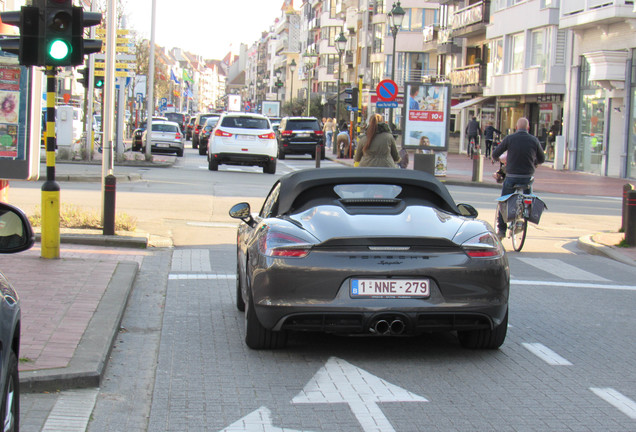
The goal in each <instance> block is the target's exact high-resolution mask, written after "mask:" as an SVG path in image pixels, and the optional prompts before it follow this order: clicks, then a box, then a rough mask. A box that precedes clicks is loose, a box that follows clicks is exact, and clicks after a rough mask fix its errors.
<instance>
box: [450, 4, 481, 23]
mask: <svg viewBox="0 0 636 432" xmlns="http://www.w3.org/2000/svg"><path fill="white" fill-rule="evenodd" d="M484 12H485V2H483V1H481V2H479V3H475V4H473V5H470V6H468V7H466V8H464V9H460V10H458V11H456V12H455V13H454V14H453V17H452V18H451V27H452V29H453V30H459V29H461V28H464V27H468V26H469V25H472V24H477V23H481V22H483V21H484V16H485V13H484Z"/></svg>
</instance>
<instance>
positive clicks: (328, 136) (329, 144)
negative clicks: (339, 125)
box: [325, 131, 333, 150]
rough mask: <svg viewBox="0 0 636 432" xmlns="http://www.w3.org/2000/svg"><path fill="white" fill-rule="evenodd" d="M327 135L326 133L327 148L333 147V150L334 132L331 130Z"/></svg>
mask: <svg viewBox="0 0 636 432" xmlns="http://www.w3.org/2000/svg"><path fill="white" fill-rule="evenodd" d="M325 135H326V141H325V149H328V148H331V149H332V150H333V132H332V131H329V132H327V133H326V134H325Z"/></svg>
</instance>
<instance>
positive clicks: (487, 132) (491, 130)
mask: <svg viewBox="0 0 636 432" xmlns="http://www.w3.org/2000/svg"><path fill="white" fill-rule="evenodd" d="M495 132H497V133H498V134H499V135H501V131H500V130H499V129H497V128H495V126H493V123H492V122H490V123H488V126H486V129H484V140H485V141H486V157H490V149H491V148H492V141H493V139H494V136H495Z"/></svg>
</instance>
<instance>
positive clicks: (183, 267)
mask: <svg viewBox="0 0 636 432" xmlns="http://www.w3.org/2000/svg"><path fill="white" fill-rule="evenodd" d="M170 270H171V271H182V272H185V271H194V272H209V271H212V266H211V265H210V251H209V250H208V249H177V250H175V251H174V252H173V254H172V267H171V268H170Z"/></svg>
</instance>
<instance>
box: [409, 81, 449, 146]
mask: <svg viewBox="0 0 636 432" xmlns="http://www.w3.org/2000/svg"><path fill="white" fill-rule="evenodd" d="M404 90H405V94H404V100H405V101H406V103H405V104H404V107H403V115H402V130H403V131H404V145H405V146H406V148H409V149H419V150H434V151H446V150H448V125H449V123H448V122H449V119H450V90H451V88H450V85H447V84H423V83H417V82H410V83H406V84H405V88H404Z"/></svg>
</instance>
